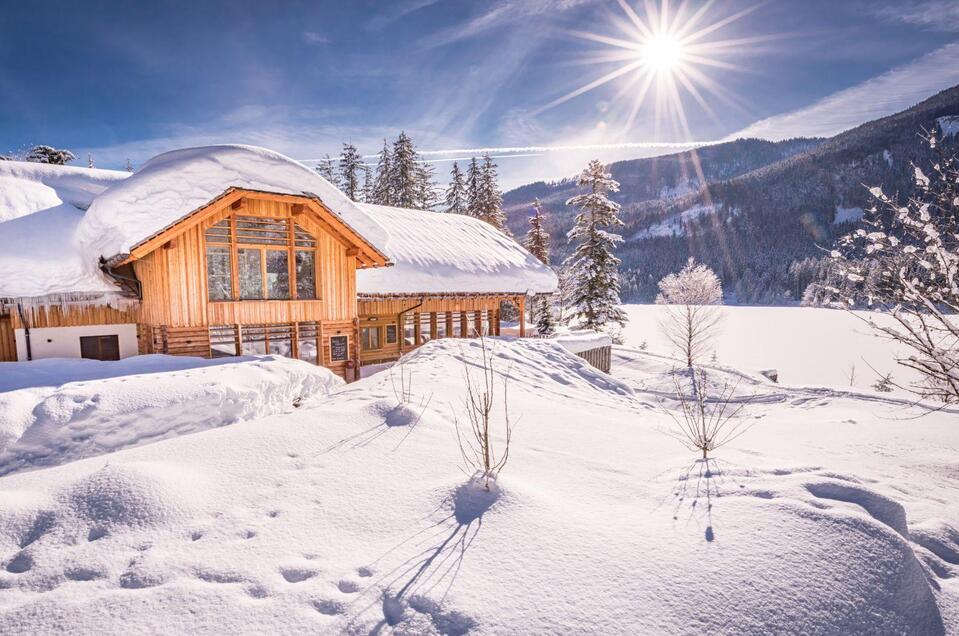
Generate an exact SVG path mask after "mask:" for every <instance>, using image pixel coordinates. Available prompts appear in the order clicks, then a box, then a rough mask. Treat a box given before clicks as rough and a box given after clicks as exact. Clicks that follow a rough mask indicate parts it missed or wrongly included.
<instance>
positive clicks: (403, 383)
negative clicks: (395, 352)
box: [390, 358, 413, 405]
mask: <svg viewBox="0 0 959 636" xmlns="http://www.w3.org/2000/svg"><path fill="white" fill-rule="evenodd" d="M397 369H399V371H398V372H397ZM390 386H392V387H393V396H394V397H396V402H397V404H401V405H404V404H409V403H410V402H411V401H412V398H413V372H412V371H410V372H407V369H406V362H405V360H404V359H403V358H400V359H399V360H397V361H396V364H394V365H393V366H391V367H390Z"/></svg>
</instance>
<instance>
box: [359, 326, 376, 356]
mask: <svg viewBox="0 0 959 636" xmlns="http://www.w3.org/2000/svg"><path fill="white" fill-rule="evenodd" d="M360 346H361V347H363V351H374V350H376V349H379V348H380V328H379V327H363V329H362V330H360Z"/></svg>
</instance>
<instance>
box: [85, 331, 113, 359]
mask: <svg viewBox="0 0 959 636" xmlns="http://www.w3.org/2000/svg"><path fill="white" fill-rule="evenodd" d="M80 357H81V358H87V359H89V360H119V359H120V337H119V336H80Z"/></svg>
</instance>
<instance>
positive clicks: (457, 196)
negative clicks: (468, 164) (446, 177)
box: [446, 161, 466, 214]
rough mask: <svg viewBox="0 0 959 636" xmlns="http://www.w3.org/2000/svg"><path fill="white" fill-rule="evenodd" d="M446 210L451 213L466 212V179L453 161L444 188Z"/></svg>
mask: <svg viewBox="0 0 959 636" xmlns="http://www.w3.org/2000/svg"><path fill="white" fill-rule="evenodd" d="M446 211H447V212H449V213H451V214H466V181H464V179H463V173H462V172H461V171H460V167H459V165H458V164H457V163H456V162H455V161H454V162H453V170H452V171H451V172H450V185H449V187H448V188H446Z"/></svg>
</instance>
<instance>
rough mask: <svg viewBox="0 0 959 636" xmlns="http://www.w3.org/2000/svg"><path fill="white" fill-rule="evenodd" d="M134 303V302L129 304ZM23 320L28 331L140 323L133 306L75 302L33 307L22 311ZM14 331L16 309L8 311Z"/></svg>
mask: <svg viewBox="0 0 959 636" xmlns="http://www.w3.org/2000/svg"><path fill="white" fill-rule="evenodd" d="M130 302H131V303H135V301H134V300H131V301H130ZM23 314H24V318H26V320H27V323H28V325H29V327H30V328H36V329H43V328H46V327H82V326H84V325H119V324H135V323H137V322H140V310H139V307H137V306H136V304H133V305H132V306H130V307H127V308H124V309H117V308H115V307H110V306H107V305H83V304H80V303H79V302H71V303H65V304H62V305H52V304H51V305H36V306H32V307H31V306H27V307H24V308H23ZM9 317H10V319H11V321H12V325H13V328H14V329H22V328H23V324H22V322H21V321H20V314H19V312H18V311H17V308H16V307H11V309H10V316H9Z"/></svg>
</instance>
